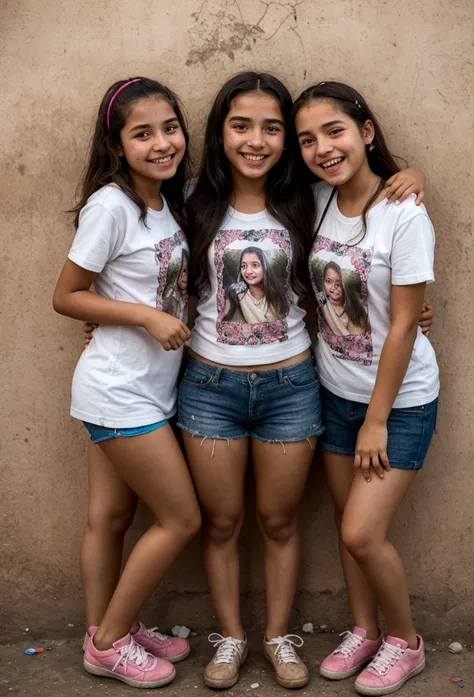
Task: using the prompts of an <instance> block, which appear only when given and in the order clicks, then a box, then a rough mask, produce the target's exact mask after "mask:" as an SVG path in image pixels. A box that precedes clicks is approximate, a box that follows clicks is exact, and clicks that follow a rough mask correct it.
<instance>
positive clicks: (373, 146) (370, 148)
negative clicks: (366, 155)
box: [369, 143, 375, 152]
mask: <svg viewBox="0 0 474 697" xmlns="http://www.w3.org/2000/svg"><path fill="white" fill-rule="evenodd" d="M372 150H375V145H374V144H373V143H371V144H370V145H369V152H372Z"/></svg>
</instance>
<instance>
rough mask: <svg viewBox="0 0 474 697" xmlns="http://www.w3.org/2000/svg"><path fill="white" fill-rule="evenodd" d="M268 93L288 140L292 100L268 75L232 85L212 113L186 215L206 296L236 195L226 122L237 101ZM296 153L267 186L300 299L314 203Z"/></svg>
mask: <svg viewBox="0 0 474 697" xmlns="http://www.w3.org/2000/svg"><path fill="white" fill-rule="evenodd" d="M252 92H264V93H265V94H268V95H270V96H271V97H273V98H274V99H275V100H276V102H277V103H278V105H279V106H280V108H281V111H282V114H283V120H284V122H285V125H286V128H285V144H286V141H287V139H288V133H289V130H290V128H289V126H290V115H291V106H292V99H291V95H290V93H289V92H288V90H287V89H286V87H285V85H284V84H283V83H282V82H280V80H278V79H277V78H276V77H274V76H273V75H269V74H268V73H254V72H244V73H239V74H238V75H236V76H235V77H233V78H231V79H230V80H228V81H227V82H226V83H225V85H224V86H223V87H222V88H221V89H220V90H219V92H218V94H217V96H216V98H215V100H214V103H213V105H212V107H211V110H210V113H209V116H208V119H207V125H206V132H205V140H204V153H203V158H202V162H201V167H200V171H199V175H198V179H197V183H196V185H195V188H194V191H193V192H192V194H191V195H190V197H189V199H188V202H187V206H186V210H187V217H188V221H189V237H190V243H191V263H192V274H191V276H192V278H193V281H194V284H195V289H196V290H197V291H198V292H200V291H202V290H203V289H204V288H205V287H206V286H207V285H208V283H209V268H208V259H207V252H208V249H209V247H210V245H211V244H212V241H213V240H214V238H215V236H216V234H217V232H218V230H219V227H220V225H222V223H223V221H224V219H225V215H226V212H227V209H228V207H229V202H230V198H231V195H232V175H231V169H230V164H229V161H228V160H227V157H226V155H225V153H224V148H223V144H222V129H223V124H224V120H225V118H226V116H227V114H228V113H229V110H230V108H231V104H232V102H233V100H234V99H236V97H238V96H239V95H242V94H248V93H252ZM296 154H297V153H295V152H294V151H293V150H292V149H290V148H288V147H286V148H285V150H284V151H283V153H282V156H281V158H280V160H279V161H278V163H277V164H276V165H275V167H273V168H272V169H271V170H270V172H269V173H268V177H267V180H266V186H265V189H266V207H267V210H268V212H269V213H270V215H272V216H273V217H274V218H275V219H276V220H278V222H279V223H281V224H282V225H284V227H285V228H286V229H287V230H288V233H289V235H290V239H291V245H292V256H293V263H292V268H291V284H292V286H293V288H294V290H295V291H296V292H297V293H300V294H303V293H305V292H306V290H307V283H306V275H307V268H306V263H305V262H306V260H307V255H308V253H309V247H310V245H311V234H312V225H313V215H312V213H313V203H312V197H311V195H310V191H309V189H308V188H307V187H302V186H300V185H299V177H298V176H297V172H296V168H295V155H296Z"/></svg>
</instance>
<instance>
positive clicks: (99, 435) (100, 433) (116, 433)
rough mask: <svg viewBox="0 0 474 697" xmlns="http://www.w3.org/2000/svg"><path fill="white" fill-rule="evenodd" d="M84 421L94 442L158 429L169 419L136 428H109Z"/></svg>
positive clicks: (139, 434)
mask: <svg viewBox="0 0 474 697" xmlns="http://www.w3.org/2000/svg"><path fill="white" fill-rule="evenodd" d="M82 423H83V424H84V426H85V427H86V428H87V430H88V431H89V435H90V437H91V441H92V442H93V443H100V442H101V441H103V440H109V439H110V438H119V437H120V436H122V437H124V438H130V436H141V435H142V433H150V431H156V429H157V428H161V427H162V426H164V425H165V424H167V423H168V420H167V419H163V421H157V422H156V423H154V424H148V425H147V426H135V428H109V427H108V426H97V424H90V423H89V422H88V421H83V422H82Z"/></svg>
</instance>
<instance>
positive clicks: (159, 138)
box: [153, 132, 170, 152]
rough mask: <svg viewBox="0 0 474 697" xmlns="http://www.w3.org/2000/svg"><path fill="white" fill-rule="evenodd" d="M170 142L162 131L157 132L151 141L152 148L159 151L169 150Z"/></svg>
mask: <svg viewBox="0 0 474 697" xmlns="http://www.w3.org/2000/svg"><path fill="white" fill-rule="evenodd" d="M169 147H170V143H169V140H168V139H167V138H166V136H165V134H164V133H161V132H159V133H157V134H156V135H155V139H154V141H153V150H155V151H157V152H158V151H159V152H166V151H167V150H169Z"/></svg>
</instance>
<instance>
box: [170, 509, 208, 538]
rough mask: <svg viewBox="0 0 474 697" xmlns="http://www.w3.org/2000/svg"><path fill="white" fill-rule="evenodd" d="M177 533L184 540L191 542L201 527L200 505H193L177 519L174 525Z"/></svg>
mask: <svg viewBox="0 0 474 697" xmlns="http://www.w3.org/2000/svg"><path fill="white" fill-rule="evenodd" d="M174 527H175V530H176V533H177V535H178V536H179V537H180V538H181V539H182V540H183V541H184V542H189V540H191V539H192V538H193V537H195V535H197V533H198V532H199V530H200V529H201V513H200V511H199V507H198V506H197V505H196V507H194V506H193V507H191V508H190V509H189V510H187V511H185V512H184V514H183V515H181V516H180V518H179V519H178V520H177V521H176V525H175V526H174Z"/></svg>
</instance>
